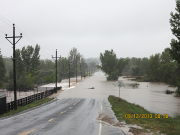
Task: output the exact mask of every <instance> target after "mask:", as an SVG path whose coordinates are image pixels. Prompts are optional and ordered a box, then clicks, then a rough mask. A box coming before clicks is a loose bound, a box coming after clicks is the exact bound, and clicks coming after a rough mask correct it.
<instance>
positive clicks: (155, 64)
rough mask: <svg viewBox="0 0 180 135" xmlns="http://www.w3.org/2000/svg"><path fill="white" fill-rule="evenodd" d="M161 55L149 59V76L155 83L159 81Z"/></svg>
mask: <svg viewBox="0 0 180 135" xmlns="http://www.w3.org/2000/svg"><path fill="white" fill-rule="evenodd" d="M160 62H161V58H160V54H159V53H158V54H155V55H151V56H150V59H149V76H150V79H151V80H153V81H159V77H160V76H159V72H158V68H159V67H160Z"/></svg>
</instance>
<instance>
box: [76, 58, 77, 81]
mask: <svg viewBox="0 0 180 135" xmlns="http://www.w3.org/2000/svg"><path fill="white" fill-rule="evenodd" d="M76 83H77V57H76Z"/></svg>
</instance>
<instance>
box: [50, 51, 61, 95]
mask: <svg viewBox="0 0 180 135" xmlns="http://www.w3.org/2000/svg"><path fill="white" fill-rule="evenodd" d="M52 58H56V91H55V92H56V93H57V58H61V56H60V57H57V49H56V57H53V56H52Z"/></svg>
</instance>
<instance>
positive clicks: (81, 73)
mask: <svg viewBox="0 0 180 135" xmlns="http://www.w3.org/2000/svg"><path fill="white" fill-rule="evenodd" d="M80 70H81V80H82V69H81V63H80Z"/></svg>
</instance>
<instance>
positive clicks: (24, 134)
mask: <svg viewBox="0 0 180 135" xmlns="http://www.w3.org/2000/svg"><path fill="white" fill-rule="evenodd" d="M34 130H35V129H33V130H31V131H27V132H24V133H22V134H20V135H27V134H29V133H31V132H33V131H34Z"/></svg>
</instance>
